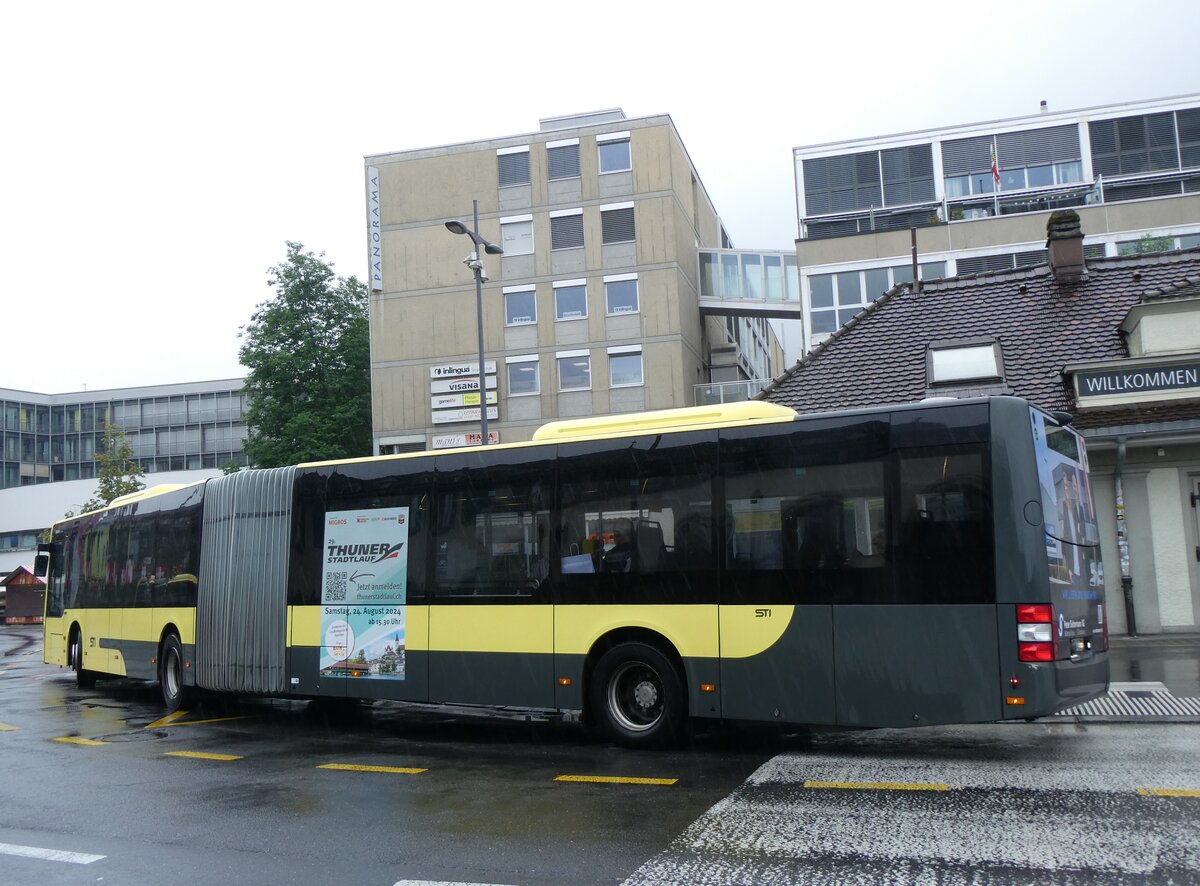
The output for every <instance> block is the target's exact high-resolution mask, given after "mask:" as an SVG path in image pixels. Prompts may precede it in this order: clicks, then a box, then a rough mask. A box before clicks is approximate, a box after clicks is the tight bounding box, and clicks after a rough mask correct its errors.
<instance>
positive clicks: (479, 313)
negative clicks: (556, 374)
mask: <svg viewBox="0 0 1200 886" xmlns="http://www.w3.org/2000/svg"><path fill="white" fill-rule="evenodd" d="M471 212H472V215H473V219H472V225H471V227H470V228H468V227H467V226H466V225H464V224H463V223H462V222H460V221H458V220H457V219H456V220H454V221H448V222H446V230H448V231H449V232H450V233H451V234H466V235H467V236H468V237H470V238H471V242H472V243H473V244H474V245H475V250H474V251H473V252H472V253H471V254H470V255H468V256H467V257H466V258H464V259H463V264H464V265H466V266H467V267H468V268H470V269H471V271H472V272H473V273H474V274H475V322H476V326H477V328H478V330H479V445H480V446H487V445H488V416H487V372H486V370H485V369H484V364H483V284H484V282H486V281H487V274H486V273H484V270H483V260H482V259H481V258H480V256H479V251H480V248H482V249H483V251H484V252H485V253H487V254H488V255H503V254H504V250H503V249H501V248H500V247H499V246H497V245H496V244H495V243H489V242H488V241H487V240H484V239H483V238H482V237H480V236H479V201H478V200H472V201H471Z"/></svg>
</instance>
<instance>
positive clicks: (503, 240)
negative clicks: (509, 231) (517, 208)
mask: <svg viewBox="0 0 1200 886" xmlns="http://www.w3.org/2000/svg"><path fill="white" fill-rule="evenodd" d="M516 225H528V226H529V238H528V244H529V245H528V248H527V249H520V248H519V246H514V245H513V244H510V243H509V240H508V238H507V237H506V236H505V231H504V229H505V228H506V227H509V228H511V227H514V226H516ZM500 245H501V246H502V247H503V248H504V255H505V256H513V255H533V215H532V214H526V215H510V216H506V217H504V218H502V219H500Z"/></svg>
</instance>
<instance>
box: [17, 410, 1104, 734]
mask: <svg viewBox="0 0 1200 886" xmlns="http://www.w3.org/2000/svg"><path fill="white" fill-rule="evenodd" d="M1068 418H1069V417H1064V416H1063V415H1061V414H1058V415H1051V414H1049V413H1046V412H1043V411H1041V410H1040V409H1037V408H1036V407H1033V406H1031V405H1030V404H1029V403H1027V402H1026V401H1023V400H1019V399H1016V398H1009V397H995V398H987V399H982V398H981V399H973V400H960V401H953V402H927V403H921V404H912V405H905V406H896V407H889V408H875V409H863V410H855V411H847V412H840V413H826V414H819V415H805V416H798V415H797V414H796V413H795V412H794V411H792V410H791V409H788V408H786V407H783V406H779V405H776V404H769V403H762V402H748V403H741V404H732V405H723V406H720V407H714V408H707V407H695V408H687V409H678V410H663V411H657V412H645V413H636V414H631V415H617V416H604V417H592V418H585V419H580V420H564V421H555V422H551V423H549V424H546V425H544V426H542V427H541V428H540V429H538V431H537V432H536V433H535V434H534V437H533V439H532V440H530V441H528V442H523V443H514V444H504V445H493V446H486V447H474V448H469V449H457V450H448V451H440V452H419V453H408V454H403V455H395V456H381V457H374V458H363V459H356V460H347V461H338V462H325V463H317V464H304V465H299V466H297V467H292V468H278V469H268V470H245V471H242V472H239V473H236V474H232V475H228V476H224V477H219V478H215V479H210V480H208V481H206V482H202V483H197V484H194V485H190V486H182V487H155V488H152V489H148V490H145V491H143V492H139V493H135V494H133V495H130V496H126V497H124V498H121V499H118V500H116V501H114V502H113V503H112V504H111V505H110V506H109V507H107V508H105V509H103V510H100V511H95V512H92V513H88V514H84V515H82V516H79V517H72V518H70V519H68V520H65V521H63V522H60V523H58V524H57V525H56V526H54V528H53V538H52V541H51V542H50V543H49V544H48V545H46V546H45V547H44V549H43V551H42V552H41V553H40V554H39V564H38V568H40V569H43V570H47V569H48V573H49V582H48V590H47V595H46V598H47V602H46V613H45V615H46V618H45V659H46V661H47V662H49V663H52V664H58V665H61V666H65V667H70V668H72V669H74V671H75V673H76V675H77V679H78V680H79V682H80V683H83V684H87V683H90V682H91V681H94V680H95V679H96V678H98V677H128V678H133V679H144V680H156V681H158V682H159V683H160V685H161V688H162V695H163V699H164V702H165V703H166V705H167V707H168V708H171V709H176V708H178V707H179V706H180V705H181V704H182V703H183V702H184V698H185V696H186V695H188V694H189V693H191V692H193V691H195V690H196V689H203V690H209V691H220V692H230V693H240V694H256V695H268V696H293V697H301V698H327V697H334V698H353V699H390V700H395V701H407V702H428V703H439V704H464V705H483V706H491V707H506V708H512V707H518V708H523V709H527V710H533V711H541V712H545V713H546V714H547V715H554V714H565V715H572V716H582V718H583V719H584V720H585V721H587V722H591V723H594V724H597V725H598V726H600V727H601V728H603V729H604V730H605V731H606V732H607V733H608V735H610V736H611V737H612V739H613V740H615V741H617V742H619V743H622V744H625V745H629V746H658V745H665V744H670V743H673V742H675V741H677V740H678V739H679V738H680V737H681V736H682V735H683V734H684V733H685V731H686V728H687V726H688V725H689V723H690V722H691V721H693V720H697V719H722V720H732V721H767V722H776V723H786V724H809V725H817V724H827V725H835V726H847V727H868V726H912V725H921V724H939V723H968V722H986V721H995V720H1003V719H1014V718H1030V717H1036V716H1041V715H1045V714H1050V713H1053V712H1055V711H1058V710H1061V709H1063V708H1065V707H1067V706H1070V705H1073V704H1077V703H1080V702H1082V701H1086V700H1088V699H1091V698H1094V697H1096V696H1098V695H1100V694H1102V693H1104V692H1105V691H1106V690H1107V686H1108V658H1107V643H1108V638H1107V627H1106V625H1107V620H1106V618H1105V613H1104V579H1103V574H1102V571H1101V564H1100V558H1099V540H1098V536H1097V532H1096V519H1095V509H1094V503H1093V500H1092V496H1091V492H1090V488H1089V485H1088V474H1087V458H1086V453H1085V451H1084V448H1083V445H1082V441H1081V439H1080V438H1079V436H1078V434H1076V433H1075V431H1073V430H1072V429H1071V428H1070V427H1069V426H1068V425H1067V420H1068Z"/></svg>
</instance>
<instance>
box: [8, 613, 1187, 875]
mask: <svg viewBox="0 0 1200 886" xmlns="http://www.w3.org/2000/svg"><path fill="white" fill-rule="evenodd" d="M162 715H163V712H162V710H161V708H160V707H159V703H158V699H157V695H156V691H155V689H154V688H153V687H149V686H146V685H144V684H141V685H132V686H130V685H122V684H118V683H100V684H99V685H98V686H97V688H96V689H95V690H87V691H84V690H79V689H76V688H75V686H74V682H73V679H72V677H71V675H70V674H69V673H67V672H65V671H61V670H59V669H58V668H51V667H48V666H46V665H43V664H42V663H41V661H40V635H39V631H38V629H37V628H13V627H0V809H3V810H4V813H3V814H2V815H0V844H3V845H0V883H2V884H23V883H38V884H41V883H47V884H82V883H105V884H135V886H138V884H150V883H162V882H172V881H180V882H187V883H189V884H221V886H229V884H239V883H255V884H275V883H279V884H284V883H303V884H308V883H314V884H323V883H329V884H343V883H353V884H354V886H363V884H380V886H391V884H395V883H401V882H405V881H410V882H411V881H448V882H457V883H463V882H466V883H493V884H547V883H555V884H557V883H572V884H573V883H584V884H586V883H609V884H615V883H623V882H624V883H630V884H647V886H650V884H666V883H714V884H715V883H747V884H748V883H756V884H772V883H780V884H783V883H829V882H861V883H875V882H897V883H904V882H937V883H951V884H952V883H1031V882H1035V883H1125V882H1139V883H1141V882H1152V883H1154V882H1163V883H1167V882H1175V883H1193V882H1195V883H1200V757H1198V755H1197V750H1196V749H1197V747H1200V743H1198V739H1200V726H1198V725H1191V724H1165V723H1163V724H1146V725H1140V724H1121V725H1107V724H1105V725H1099V724H1097V725H1089V724H1086V723H1078V722H1057V723H1051V722H1046V721H1042V722H1038V723H1034V724H1005V725H984V726H971V727H944V728H935V729H922V730H905V731H898V730H877V731H873V732H857V733H851V732H840V731H837V732H827V733H818V734H816V735H814V736H812V737H810V738H809V739H807V740H805V739H801V738H799V737H783V738H778V737H767V736H762V735H754V734H745V733H724V734H716V735H705V736H701V737H700V738H699V739H698V740H697V742H696V743H695V744H694V745H693V746H692V747H690V748H688V749H685V750H682V751H677V752H670V753H636V752H630V751H626V750H621V749H618V748H615V747H612V746H610V745H608V744H607V743H604V742H602V741H600V740H599V739H597V738H595V737H593V736H590V735H588V734H587V733H585V732H583V731H582V730H581V729H579V728H578V727H575V726H572V725H566V724H548V723H525V722H517V721H505V720H495V719H487V720H482V719H480V718H476V717H471V716H464V715H452V714H448V713H446V712H444V711H413V710H412V709H405V708H401V707H400V706H398V705H385V704H379V705H374V706H372V707H370V708H366V709H358V710H351V711H347V710H345V709H342V710H337V709H334V710H313V709H311V708H310V706H308V705H306V704H303V703H298V702H281V701H275V702H272V701H253V700H250V701H241V702H236V701H222V702H214V701H209V702H207V703H205V704H202V705H200V706H199V707H196V708H193V709H192V710H190V711H189V712H188V713H187V714H186V715H184V716H182V717H180V718H178V719H175V720H173V721H171V722H163V717H162ZM64 738H66V739H82V740H83V741H84V742H86V743H79V742H78V741H74V740H73V741H61V740H60V739H64ZM90 742H103V743H102V744H92V743H90ZM179 754H188V755H193V756H178V755H179ZM194 755H208V756H194ZM329 766H334V767H368V768H359V769H349V768H320V767H329ZM369 767H386V768H387V769H388V771H382V770H381V769H378V768H376V769H371V768H369ZM563 776H567V777H571V778H575V777H581V776H582V777H596V776H599V777H601V778H610V779H611V778H620V779H625V781H620V782H612V781H598V782H595V781H575V780H559V779H560V778H561V777H563ZM636 779H646V780H650V781H649V782H637V781H631V780H636ZM660 782H661V783H660ZM5 846H7V847H9V848H8V849H7V850H5V848H4V847H5ZM12 847H16V849H15V850H14V849H13V848H12ZM26 850H37V852H39V853H41V854H40V855H33V856H32V857H31V856H30V855H29V854H28V853H26V854H24V855H14V854H11V853H12V852H13V851H26ZM49 850H55V851H59V852H68V853H81V854H84V855H88V856H102V857H101V858H97V859H95V860H92V861H90V862H88V863H86V864H85V863H81V862H83V861H85V860H86V859H85V858H83V857H75V856H61V857H57V858H52V857H48V856H47V854H46V853H47V851H49Z"/></svg>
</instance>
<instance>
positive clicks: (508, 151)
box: [496, 145, 532, 188]
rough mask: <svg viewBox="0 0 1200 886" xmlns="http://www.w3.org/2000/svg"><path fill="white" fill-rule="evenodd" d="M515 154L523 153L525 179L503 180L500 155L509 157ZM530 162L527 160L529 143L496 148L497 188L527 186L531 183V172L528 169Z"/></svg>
mask: <svg viewBox="0 0 1200 886" xmlns="http://www.w3.org/2000/svg"><path fill="white" fill-rule="evenodd" d="M515 154H524V155H525V180H524V181H508V182H506V181H504V175H503V173H502V171H501V170H502V168H503V163H502V161H501V160H500V158H501V157H509V156H513V155H515ZM530 167H531V164H530V162H529V145H513V146H512V147H508V148H497V149H496V186H497V187H498V188H521V187H529V186H530V184H532V173H531V171H530Z"/></svg>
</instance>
